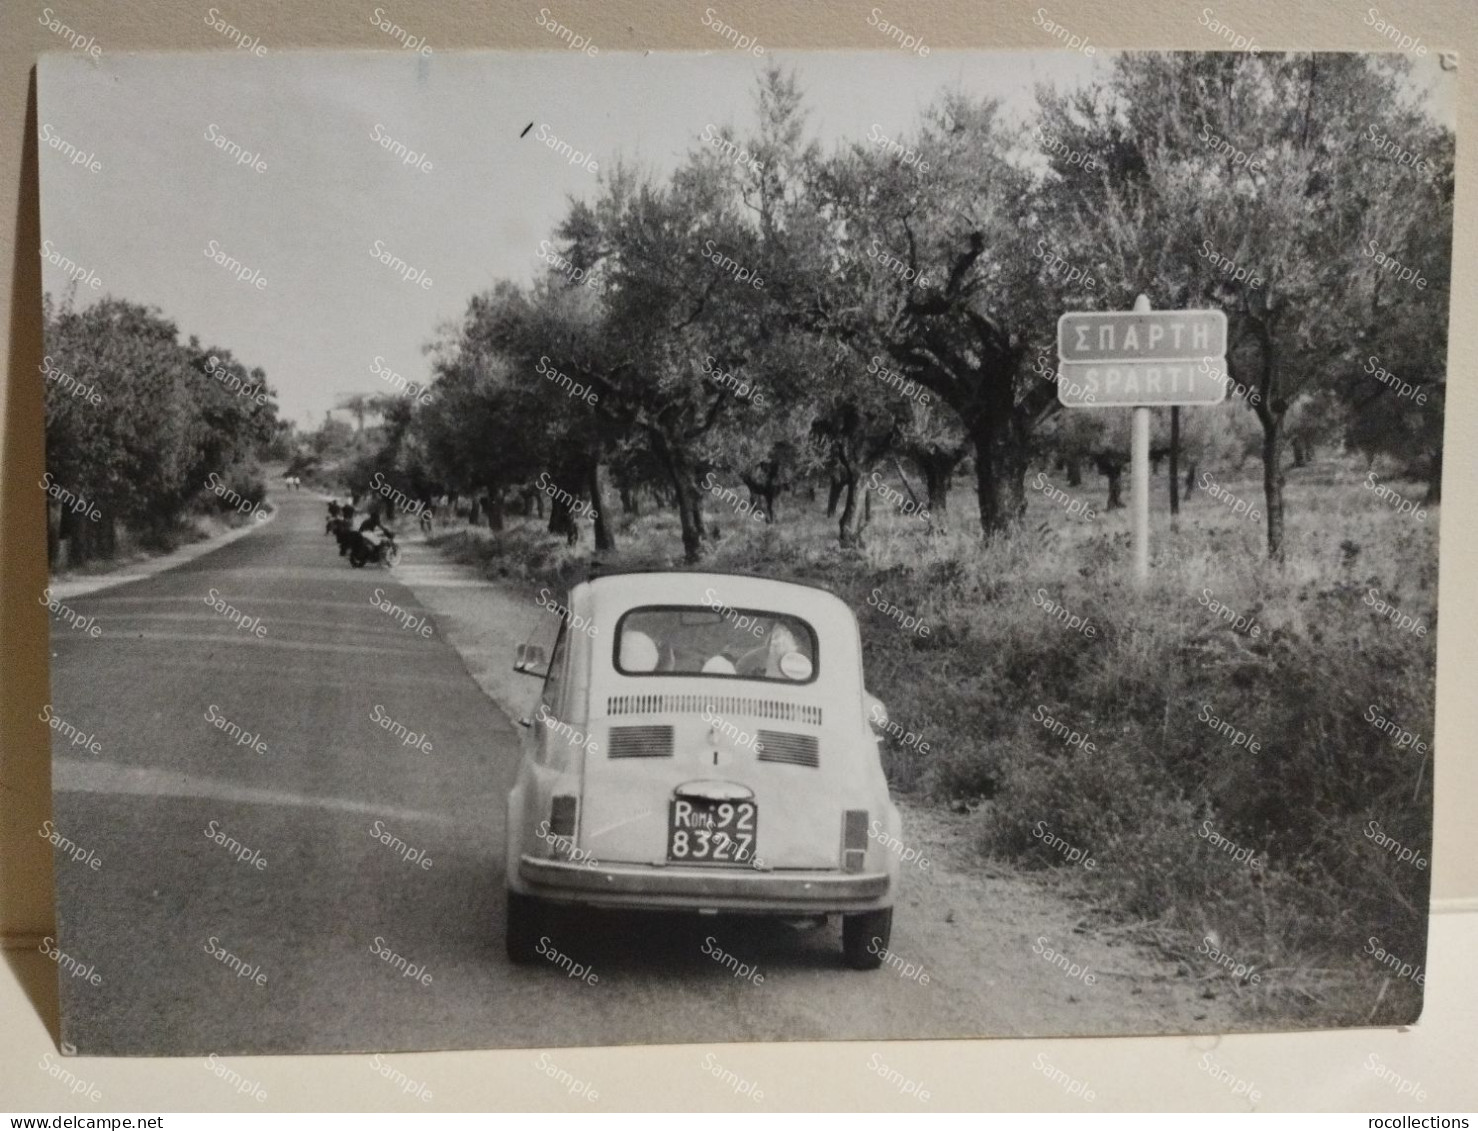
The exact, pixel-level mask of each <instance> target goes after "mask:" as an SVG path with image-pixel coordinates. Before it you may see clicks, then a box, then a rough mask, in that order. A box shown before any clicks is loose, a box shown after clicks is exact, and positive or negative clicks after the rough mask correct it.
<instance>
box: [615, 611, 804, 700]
mask: <svg viewBox="0 0 1478 1131" xmlns="http://www.w3.org/2000/svg"><path fill="white" fill-rule="evenodd" d="M711 600H712V603H711V604H708V605H648V606H644V607H642V608H638V609H632V610H631V611H630V612H628V613H626V615H625V616H623V617H622V618H621V620H620V622H619V623H618V624H617V625H616V651H615V657H614V659H615V664H616V670H617V671H619V672H620V673H621V674H622V675H637V676H640V675H686V676H711V677H713V678H715V679H746V680H763V681H766V682H770V683H810V682H811V681H812V680H814V679H815V678H816V671H817V668H818V666H819V665H818V657H817V654H816V632H815V630H814V629H813V628H812V627H811V626H810V625H809V624H807V623H806V622H805V621H803V620H802V619H801V618H800V617H795V616H790V615H789V614H787V613H775V612H769V611H766V610H764V609H735V608H730V607H729V606H727V605H724V604H722V603H720V602H719V601H718V600H717V599H716V598H711Z"/></svg>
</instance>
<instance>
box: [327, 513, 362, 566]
mask: <svg viewBox="0 0 1478 1131" xmlns="http://www.w3.org/2000/svg"><path fill="white" fill-rule="evenodd" d="M323 532H324V533H325V534H332V535H333V536H334V537H335V538H336V539H337V540H338V543H339V557H341V558H342V557H344V556H345V555H346V554H348V553H349V548H350V547H351V546H352V545H353V544H354V539H355V538H356V537H358V535H357V533H356V532H355V530H354V522H353V520H352V519H347V518H343V517H338V518H331V519H329V520H328V524H327V525H326V526H325V527H324V528H323Z"/></svg>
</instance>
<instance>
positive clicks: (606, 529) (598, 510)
mask: <svg viewBox="0 0 1478 1131" xmlns="http://www.w3.org/2000/svg"><path fill="white" fill-rule="evenodd" d="M586 478H587V481H588V489H589V491H590V510H591V519H592V521H593V522H594V523H595V548H596V550H601V551H604V550H614V549H615V548H616V538H615V535H613V534H612V533H611V528H610V523H609V521H608V520H607V518H606V500H605V496H604V495H603V494H601V489H600V462H599V461H598V460H591V461H590V470H589V471H588V472H587V474H586Z"/></svg>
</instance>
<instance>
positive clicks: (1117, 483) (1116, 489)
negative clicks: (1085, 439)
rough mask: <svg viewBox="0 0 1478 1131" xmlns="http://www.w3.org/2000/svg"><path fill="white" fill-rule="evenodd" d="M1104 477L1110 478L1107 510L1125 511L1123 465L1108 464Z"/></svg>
mask: <svg viewBox="0 0 1478 1131" xmlns="http://www.w3.org/2000/svg"><path fill="white" fill-rule="evenodd" d="M1105 466H1106V470H1105V471H1104V475H1105V476H1106V477H1107V478H1108V489H1109V494H1108V506H1107V507H1106V508H1105V509H1106V510H1111V511H1116V510H1123V509H1124V468H1123V466H1122V465H1121V464H1118V463H1113V464H1107V465H1105Z"/></svg>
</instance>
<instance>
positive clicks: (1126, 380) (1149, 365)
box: [1057, 295, 1227, 585]
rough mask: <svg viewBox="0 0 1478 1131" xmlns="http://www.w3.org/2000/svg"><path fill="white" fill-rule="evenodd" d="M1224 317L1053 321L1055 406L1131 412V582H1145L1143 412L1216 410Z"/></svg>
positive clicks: (1111, 316) (1070, 316)
mask: <svg viewBox="0 0 1478 1131" xmlns="http://www.w3.org/2000/svg"><path fill="white" fill-rule="evenodd" d="M1226 348H1227V316H1226V315H1225V314H1224V313H1223V312H1222V311H1220V310H1151V309H1150V300H1149V297H1148V296H1147V295H1140V296H1139V297H1138V298H1136V299H1135V300H1134V309H1133V310H1132V311H1108V312H1104V311H1087V310H1079V311H1068V312H1067V313H1066V314H1064V315H1063V316H1062V317H1061V318H1059V319H1058V320H1057V358H1058V370H1057V399H1058V401H1059V402H1060V403H1061V404H1062V406H1063V407H1064V408H1132V409H1133V410H1134V427H1133V434H1132V437H1133V447H1132V450H1131V453H1130V455H1131V462H1130V467H1131V479H1132V482H1133V486H1134V508H1133V511H1132V516H1133V523H1134V577H1135V580H1136V581H1137V582H1138V583H1139V584H1140V585H1143V584H1145V583H1146V582H1147V581H1148V580H1149V576H1150V409H1151V408H1152V407H1154V408H1159V407H1174V406H1179V405H1214V404H1220V403H1221V402H1222V401H1223V400H1225V399H1226V395H1227V375H1226Z"/></svg>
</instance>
